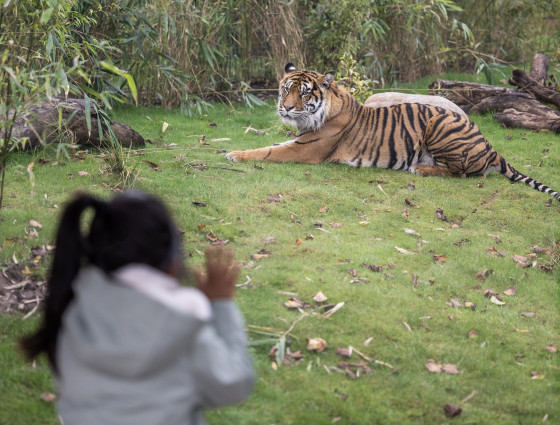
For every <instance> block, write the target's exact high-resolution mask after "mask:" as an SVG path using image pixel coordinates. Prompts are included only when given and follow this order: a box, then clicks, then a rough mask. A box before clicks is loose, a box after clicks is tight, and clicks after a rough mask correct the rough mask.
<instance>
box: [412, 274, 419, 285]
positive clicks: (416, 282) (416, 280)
mask: <svg viewBox="0 0 560 425" xmlns="http://www.w3.org/2000/svg"><path fill="white" fill-rule="evenodd" d="M411 284H412V286H414V287H415V288H418V275H417V274H416V273H412V282H411Z"/></svg>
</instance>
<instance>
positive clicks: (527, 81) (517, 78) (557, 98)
mask: <svg viewBox="0 0 560 425" xmlns="http://www.w3.org/2000/svg"><path fill="white" fill-rule="evenodd" d="M509 83H510V84H511V85H512V86H517V87H519V89H520V90H523V91H525V92H528V93H531V94H533V95H534V96H535V97H536V98H537V99H539V100H541V101H542V102H546V103H551V104H553V105H556V106H560V93H558V92H557V91H555V90H552V89H549V88H548V87H545V86H544V85H542V84H539V82H538V81H536V80H535V79H533V78H531V77H530V76H529V75H527V73H526V72H525V71H523V70H521V69H514V70H513V71H512V76H511V78H510V79H509Z"/></svg>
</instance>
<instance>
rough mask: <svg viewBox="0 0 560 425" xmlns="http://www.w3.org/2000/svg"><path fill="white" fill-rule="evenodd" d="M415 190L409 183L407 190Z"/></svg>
mask: <svg viewBox="0 0 560 425" xmlns="http://www.w3.org/2000/svg"><path fill="white" fill-rule="evenodd" d="M414 189H416V186H414V185H413V184H411V183H409V184H408V190H414Z"/></svg>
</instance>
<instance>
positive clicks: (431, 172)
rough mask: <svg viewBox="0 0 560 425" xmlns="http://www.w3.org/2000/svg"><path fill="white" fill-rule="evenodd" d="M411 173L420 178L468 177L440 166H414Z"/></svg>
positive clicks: (410, 169)
mask: <svg viewBox="0 0 560 425" xmlns="http://www.w3.org/2000/svg"><path fill="white" fill-rule="evenodd" d="M409 171H410V172H411V173H414V174H417V175H419V176H423V177H426V176H440V177H466V175H462V176H458V175H457V174H453V173H452V172H451V171H449V168H447V167H442V166H439V165H413V166H412V167H410V168H409Z"/></svg>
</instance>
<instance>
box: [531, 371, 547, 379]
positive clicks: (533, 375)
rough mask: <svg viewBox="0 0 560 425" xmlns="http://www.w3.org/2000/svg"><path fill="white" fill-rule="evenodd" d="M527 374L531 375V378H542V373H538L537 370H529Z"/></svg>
mask: <svg viewBox="0 0 560 425" xmlns="http://www.w3.org/2000/svg"><path fill="white" fill-rule="evenodd" d="M529 375H531V379H544V375H539V372H535V371H531V372H530V373H529Z"/></svg>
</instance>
